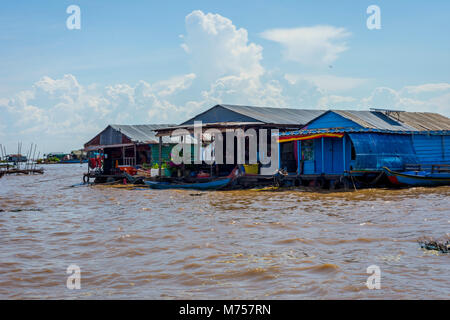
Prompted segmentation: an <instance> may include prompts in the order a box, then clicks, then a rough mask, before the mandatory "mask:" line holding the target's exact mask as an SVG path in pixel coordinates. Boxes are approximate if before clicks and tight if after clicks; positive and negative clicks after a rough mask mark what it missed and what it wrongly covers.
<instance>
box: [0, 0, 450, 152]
mask: <svg viewBox="0 0 450 320" xmlns="http://www.w3.org/2000/svg"><path fill="white" fill-rule="evenodd" d="M71 5H76V6H78V7H79V9H80V15H79V17H80V19H79V21H80V28H79V29H69V28H68V26H67V20H68V19H69V21H71V22H73V21H75V20H73V19H71V16H72V14H73V11H70V12H69V13H67V9H68V7H69V6H71ZM371 5H376V6H378V8H379V9H380V11H379V12H380V15H379V17H380V28H378V29H369V28H368V24H367V20H368V19H369V22H371V23H373V21H374V20H373V19H372V15H373V13H374V12H373V11H370V13H368V12H367V9H368V7H369V6H371ZM449 12H450V2H449V1H447V0H441V1H439V0H433V1H411V0H408V1H406V0H396V1H381V0H378V1H377V0H371V1H365V0H353V1H349V0H340V1H325V0H321V1H301V0H284V1H264V0H259V1H253V0H245V1H243V0H241V1H234V0H229V1H216V0H208V1H194V0H187V1H171V0H169V1H144V0H142V1H137V0H135V1H100V0H71V1H63V0H59V1H52V0H39V1H32V0H29V1H20V2H18V1H17V2H15V1H8V2H4V3H2V6H1V8H0V144H2V145H5V146H6V149H7V153H12V152H13V151H14V150H17V142H18V141H21V142H22V144H23V146H24V147H23V149H24V148H25V149H26V148H27V147H26V146H28V145H30V144H31V143H32V142H33V143H36V144H38V149H39V150H40V151H41V152H43V153H48V152H70V151H71V150H75V149H80V148H82V147H83V144H84V143H86V142H87V141H89V140H90V139H91V138H92V137H94V136H95V135H96V134H97V133H98V132H100V131H101V130H102V129H104V128H105V127H106V126H107V125H108V124H152V123H155V124H164V123H169V124H178V123H181V122H183V121H184V120H186V119H188V118H190V117H192V116H194V115H195V114H198V113H200V112H202V111H204V110H206V109H208V108H210V107H212V106H214V105H216V104H219V103H227V104H240V105H253V106H265V107H290V108H302V109H323V110H325V109H351V110H368V109H369V108H385V109H396V110H405V111H419V112H420V111H422V112H438V113H441V114H443V115H446V116H449V117H450V79H449V78H450V41H449V34H450V22H449V19H448V13H449ZM69 25H70V24H69Z"/></svg>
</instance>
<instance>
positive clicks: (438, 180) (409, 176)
mask: <svg viewBox="0 0 450 320" xmlns="http://www.w3.org/2000/svg"><path fill="white" fill-rule="evenodd" d="M383 170H384V172H385V173H386V175H387V177H388V179H389V181H390V182H391V183H392V184H393V185H396V186H443V185H450V172H448V171H444V172H439V171H438V172H435V171H434V170H432V171H425V170H421V171H404V172H397V171H392V170H390V169H389V168H387V167H384V168H383Z"/></svg>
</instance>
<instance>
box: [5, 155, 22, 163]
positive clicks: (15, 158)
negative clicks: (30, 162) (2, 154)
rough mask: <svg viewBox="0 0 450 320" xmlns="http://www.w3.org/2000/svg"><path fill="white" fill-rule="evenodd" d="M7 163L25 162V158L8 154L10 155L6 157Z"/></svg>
mask: <svg viewBox="0 0 450 320" xmlns="http://www.w3.org/2000/svg"><path fill="white" fill-rule="evenodd" d="M7 161H8V162H14V163H17V162H27V157H26V156H24V155H21V154H10V155H9V156H8V157H7Z"/></svg>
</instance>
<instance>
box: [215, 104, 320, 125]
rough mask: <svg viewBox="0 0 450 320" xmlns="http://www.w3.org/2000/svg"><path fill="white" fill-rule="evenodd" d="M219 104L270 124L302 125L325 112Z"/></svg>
mask: <svg viewBox="0 0 450 320" xmlns="http://www.w3.org/2000/svg"><path fill="white" fill-rule="evenodd" d="M220 106H222V107H224V108H226V109H228V110H231V111H233V112H237V113H240V114H243V115H245V116H247V117H250V118H253V119H255V120H258V121H261V122H264V123H270V124H295V125H302V124H306V123H308V122H310V121H311V120H313V119H314V118H316V117H318V116H320V115H322V114H323V113H325V111H324V110H308V109H293V108H269V107H251V106H237V105H229V104H221V105H220Z"/></svg>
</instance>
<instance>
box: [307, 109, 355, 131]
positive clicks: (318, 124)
mask: <svg viewBox="0 0 450 320" xmlns="http://www.w3.org/2000/svg"><path fill="white" fill-rule="evenodd" d="M323 128H362V127H361V126H360V125H359V124H357V123H356V122H353V121H351V120H348V119H346V118H344V117H342V116H340V115H338V114H336V113H334V112H328V113H326V114H324V115H323V116H320V117H319V118H317V119H315V120H314V121H312V122H311V123H310V124H308V126H307V127H305V128H303V129H323Z"/></svg>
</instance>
